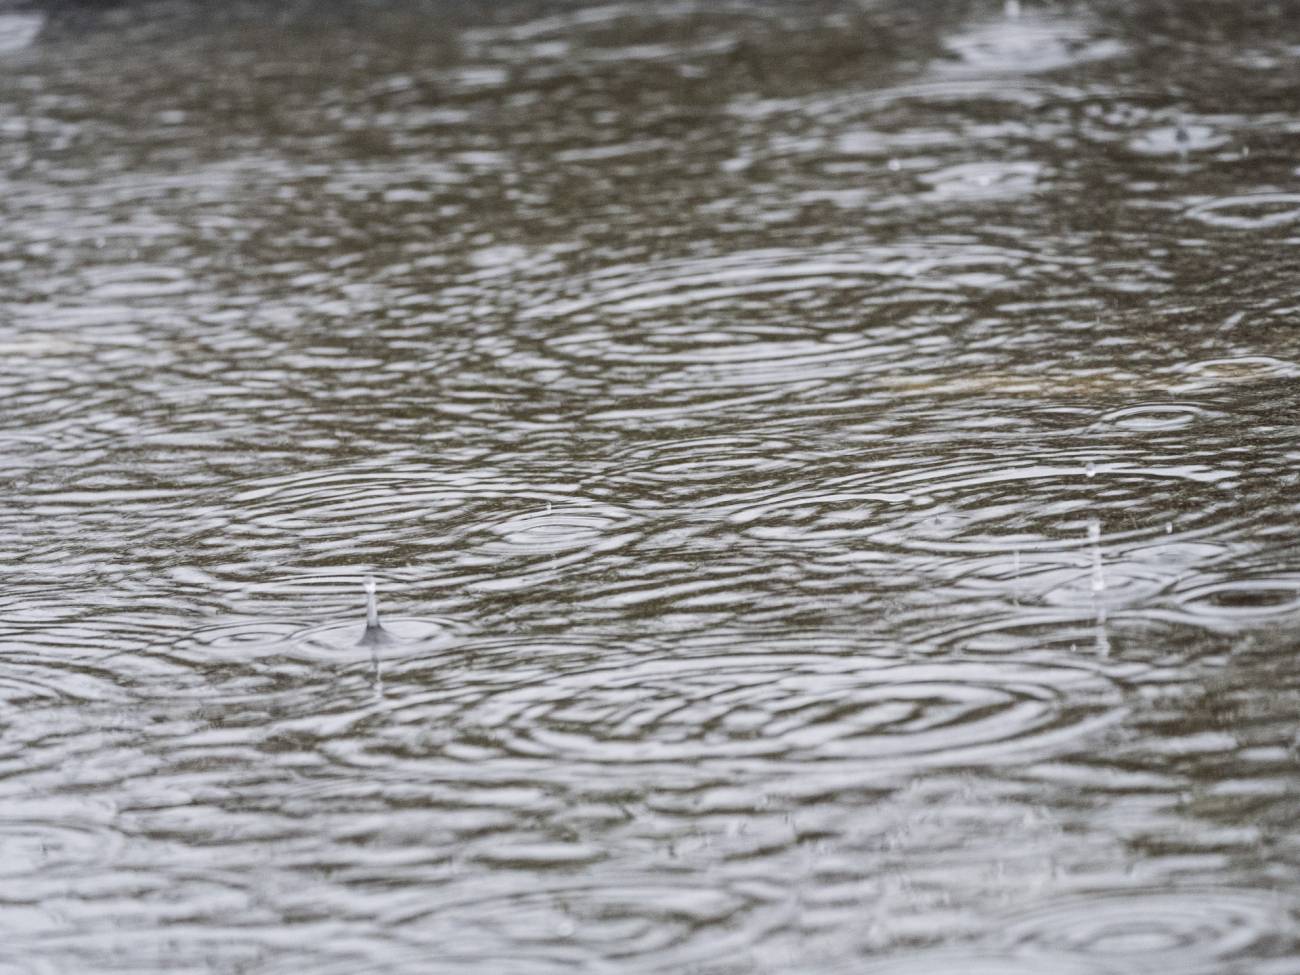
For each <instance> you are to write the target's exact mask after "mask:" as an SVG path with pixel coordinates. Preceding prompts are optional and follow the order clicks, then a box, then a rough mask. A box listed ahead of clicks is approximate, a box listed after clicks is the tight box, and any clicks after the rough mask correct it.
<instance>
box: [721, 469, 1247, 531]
mask: <svg viewBox="0 0 1300 975" xmlns="http://www.w3.org/2000/svg"><path fill="white" fill-rule="evenodd" d="M1231 480H1232V474H1231V472H1228V471H1218V470H1213V469H1206V468H1203V467H1198V466H1195V465H1182V466H1176V465H1162V464H1156V463H1142V462H1140V461H1138V460H1137V459H1136V458H1135V459H1134V460H1133V461H1125V460H1119V459H1117V460H1110V461H1105V460H1103V461H1101V462H1094V461H1093V460H1092V459H1091V457H1090V456H1089V455H1083V454H1080V455H1078V456H1077V457H1073V458H1071V457H1067V456H1064V455H1060V454H1057V455H1055V456H1052V455H1045V456H1043V457H1042V458H1041V459H1037V460H1015V459H1010V460H1009V459H1007V458H1005V457H990V458H987V459H984V460H982V461H978V460H969V461H968V460H962V461H958V462H952V463H943V464H930V465H918V466H916V467H910V468H902V467H899V468H897V469H894V470H891V471H888V472H886V471H882V472H878V473H874V474H868V475H855V476H853V477H848V478H843V479H840V480H838V481H834V482H826V483H823V484H820V485H817V486H816V487H809V488H806V489H804V490H802V491H790V492H788V493H786V494H782V495H777V496H774V497H772V498H771V499H768V500H765V501H761V502H757V503H753V504H750V505H747V506H746V507H744V508H739V509H737V510H736V511H735V512H734V513H733V515H732V520H733V521H734V522H735V523H736V524H738V525H740V526H741V528H742V530H743V531H745V532H746V533H747V534H751V535H754V536H756V537H781V538H787V539H788V538H818V537H829V536H838V537H846V536H848V535H853V534H856V535H857V536H859V537H861V538H863V539H864V540H867V541H870V542H871V543H874V544H876V545H878V546H887V547H889V548H892V549H897V550H904V551H911V552H928V553H934V554H940V555H962V554H965V555H980V554H984V555H990V554H1003V555H1010V554H1011V553H1012V551H1013V550H1018V551H1021V552H1025V551H1031V550H1032V551H1047V550H1058V551H1063V550H1067V549H1071V548H1075V547H1077V546H1078V544H1079V539H1080V538H1081V537H1083V536H1084V532H1085V529H1086V526H1087V524H1088V522H1089V520H1090V519H1093V518H1095V519H1097V520H1099V522H1100V523H1101V524H1102V525H1103V526H1104V527H1105V533H1106V539H1107V542H1108V543H1110V544H1114V543H1120V542H1124V543H1129V542H1133V541H1137V540H1140V539H1149V538H1154V537H1157V536H1165V535H1176V536H1178V537H1180V538H1182V537H1186V536H1188V535H1190V534H1195V533H1197V532H1201V531H1207V530H1210V529H1214V530H1222V529H1223V527H1224V522H1225V520H1226V519H1227V518H1228V516H1227V515H1226V513H1225V512H1226V511H1227V510H1228V508H1229V506H1230V504H1231V503H1232V501H1233V500H1234V498H1233V496H1232V494H1231V492H1230V491H1229V490H1227V486H1228V485H1229V484H1230V482H1231ZM1026 499H1037V500H1033V501H1027V500H1026Z"/></svg>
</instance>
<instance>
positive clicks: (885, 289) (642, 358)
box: [523, 245, 1028, 388]
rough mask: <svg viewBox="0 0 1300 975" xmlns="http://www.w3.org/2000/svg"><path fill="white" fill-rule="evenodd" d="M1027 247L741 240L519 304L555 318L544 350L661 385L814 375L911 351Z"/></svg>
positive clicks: (875, 364)
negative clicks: (848, 247) (824, 246)
mask: <svg viewBox="0 0 1300 975" xmlns="http://www.w3.org/2000/svg"><path fill="white" fill-rule="evenodd" d="M1026 260H1028V258H1027V257H1026V255H1024V254H1019V253H1016V252H1012V251H1006V250H999V249H994V248H981V247H967V248H965V249H962V250H960V251H958V250H956V249H947V248H944V247H942V246H934V245H932V246H929V247H923V246H916V247H905V246H899V247H895V248H870V247H868V248H862V249H860V250H857V251H844V250H826V251H824V252H822V253H809V252H807V251H787V250H781V249H768V250H759V251H745V252H739V253H735V254H730V255H725V256H721V257H712V258H709V259H707V260H705V259H701V260H696V261H678V262H672V263H664V264H661V265H656V266H635V267H620V268H615V269H611V270H609V271H606V272H602V273H600V274H597V275H593V276H592V277H591V278H589V279H588V280H586V281H585V282H581V284H582V285H583V287H582V288H581V290H580V291H578V293H577V294H576V295H575V296H573V297H565V296H561V295H549V296H539V297H538V299H535V300H533V301H532V302H531V304H530V305H529V306H528V307H526V308H525V310H524V312H523V317H524V318H525V319H526V320H529V321H539V322H545V323H547V324H548V325H549V326H550V327H552V328H554V329H555V331H554V334H553V335H552V336H551V337H550V338H549V340H548V346H549V348H550V350H551V351H552V352H553V353H555V354H557V355H561V356H564V357H567V358H569V359H571V360H575V361H576V362H578V363H592V362H597V361H598V362H601V363H604V364H606V365H611V366H619V367H624V368H632V367H636V368H639V369H643V370H647V371H651V372H653V373H655V374H656V380H655V381H656V385H657V387H660V388H663V387H665V385H667V386H690V387H699V386H724V387H735V386H750V385H756V384H757V385H769V384H777V383H787V382H795V381H803V380H821V379H827V378H831V377H843V376H847V375H851V374H855V373H860V372H863V371H881V370H883V369H884V368H886V367H887V365H888V364H889V363H891V362H894V361H896V360H898V359H899V358H900V356H902V355H904V354H906V353H907V352H908V351H909V350H911V351H913V352H914V351H915V349H916V347H917V344H918V343H921V342H923V341H925V340H926V338H927V337H928V336H933V334H934V333H935V332H936V331H937V330H939V329H940V328H941V327H942V325H941V322H940V321H939V319H938V317H936V314H934V312H935V311H936V310H937V309H938V308H939V307H940V306H943V308H944V309H945V311H946V312H951V310H952V309H953V308H954V307H956V306H957V305H959V304H960V303H962V302H964V301H965V300H966V298H965V297H964V296H963V295H962V294H961V292H962V290H963V289H970V288H971V287H975V288H981V287H982V288H996V287H999V286H1003V285H1005V283H1006V282H1007V281H1008V280H1009V279H1011V278H1014V277H1015V275H1016V274H1017V273H1018V268H1019V267H1020V265H1022V264H1023V263H1024V262H1025V261H1026ZM813 311H818V312H819V314H816V315H814V314H810V312H813ZM685 312H689V313H688V314H684V313H685ZM927 312H931V313H928V314H927ZM818 320H820V321H818ZM557 326H558V327H557Z"/></svg>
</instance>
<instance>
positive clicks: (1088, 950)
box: [1005, 887, 1300, 973]
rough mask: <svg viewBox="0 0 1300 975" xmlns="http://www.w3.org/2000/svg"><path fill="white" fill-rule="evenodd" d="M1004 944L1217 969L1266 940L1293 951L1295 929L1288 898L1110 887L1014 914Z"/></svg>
mask: <svg viewBox="0 0 1300 975" xmlns="http://www.w3.org/2000/svg"><path fill="white" fill-rule="evenodd" d="M1005 932H1006V938H1007V940H1008V942H1009V943H1011V944H1013V945H1016V946H1018V947H1020V948H1022V949H1028V948H1033V949H1038V950H1041V949H1047V950H1051V951H1067V952H1070V953H1072V954H1073V955H1075V956H1076V957H1083V958H1089V959H1091V958H1095V959H1097V960H1099V961H1102V962H1113V963H1116V964H1120V965H1122V966H1123V967H1124V968H1125V969H1126V970H1132V967H1133V966H1134V965H1141V966H1142V967H1143V969H1144V970H1147V969H1154V968H1160V969H1163V970H1174V971H1179V972H1192V971H1196V972H1202V971H1203V972H1207V973H1208V972H1213V971H1221V970H1222V969H1221V968H1219V967H1217V966H1220V965H1223V964H1225V963H1228V962H1229V961H1230V960H1232V959H1238V958H1242V957H1245V956H1249V955H1250V954H1252V953H1253V952H1254V951H1257V950H1259V949H1261V948H1263V947H1265V946H1266V945H1286V946H1289V949H1290V950H1294V948H1295V946H1296V944H1297V935H1298V933H1300V927H1298V926H1297V920H1296V911H1295V905H1294V903H1292V902H1291V901H1290V900H1289V899H1288V898H1285V897H1282V896H1279V895H1274V894H1269V893H1266V892H1263V891H1255V890H1234V889H1231V888H1226V887H1207V888H1194V889H1181V890H1180V889H1172V890H1171V889H1159V890H1156V889H1152V890H1110V891H1099V892H1097V893H1095V894H1090V895H1081V896H1078V897H1074V898H1070V899H1066V900H1061V901H1057V902H1055V903H1052V904H1048V905H1046V906H1044V907H1042V908H1039V909H1037V910H1034V911H1030V912H1028V913H1026V914H1024V915H1022V916H1020V917H1018V918H1014V919H1012V920H1011V921H1010V923H1009V924H1008V925H1007V927H1006V929H1005Z"/></svg>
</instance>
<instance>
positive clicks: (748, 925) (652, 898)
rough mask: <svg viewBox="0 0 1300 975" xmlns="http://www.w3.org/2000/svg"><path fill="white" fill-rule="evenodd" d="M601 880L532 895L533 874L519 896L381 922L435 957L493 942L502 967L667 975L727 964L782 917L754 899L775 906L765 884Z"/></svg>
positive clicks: (414, 911) (422, 908)
mask: <svg viewBox="0 0 1300 975" xmlns="http://www.w3.org/2000/svg"><path fill="white" fill-rule="evenodd" d="M601 879H602V880H603V881H604V882H603V883H601V884H594V883H590V882H586V883H582V882H578V883H571V884H564V885H542V886H541V888H540V889H538V884H537V881H536V878H535V877H534V878H533V879H532V880H531V882H530V883H529V884H528V889H526V890H525V889H516V890H511V891H508V892H502V893H490V892H487V893H483V894H480V895H477V896H475V895H474V894H472V893H470V894H468V895H467V896H462V897H460V898H457V897H455V896H454V895H453V896H452V897H450V898H445V899H444V900H443V901H442V902H441V903H439V904H438V905H437V906H435V907H433V908H430V907H429V906H428V904H427V902H424V901H425V899H424V898H421V901H422V902H421V903H420V904H419V905H418V906H417V905H412V907H411V909H410V910H409V911H406V912H402V911H400V910H399V911H394V912H393V913H392V914H391V916H389V917H385V918H384V920H385V921H386V922H387V923H389V924H392V925H395V926H399V927H400V929H401V930H408V931H419V932H420V933H421V935H422V936H423V937H425V938H430V937H431V936H433V935H435V934H436V935H437V937H436V939H434V940H433V943H436V944H437V945H438V953H439V955H440V956H441V957H447V956H449V955H450V956H452V957H457V956H459V957H462V958H477V959H478V960H479V961H480V962H481V959H482V950H483V946H484V945H495V946H497V948H496V949H495V950H496V951H497V952H499V953H500V955H501V964H502V965H503V966H505V965H508V964H509V963H508V962H507V961H506V959H508V958H510V957H515V958H521V959H527V960H528V964H527V966H526V967H527V969H528V970H529V971H547V970H549V968H548V966H550V965H558V964H562V963H565V962H567V963H569V964H570V965H572V966H574V969H573V970H578V969H580V968H581V966H582V965H583V963H584V961H586V960H589V959H593V958H603V959H606V960H607V961H609V962H612V963H617V964H620V965H623V966H628V968H627V969H626V970H635V971H638V972H665V973H668V972H673V973H676V972H683V971H692V970H696V969H695V968H694V966H697V965H706V964H710V963H714V964H716V963H718V962H721V961H723V960H726V959H734V958H735V957H736V955H737V952H742V953H743V952H744V951H745V949H746V948H747V946H748V944H749V943H750V941H751V939H752V938H753V937H754V935H755V934H757V933H759V932H760V931H761V929H762V928H763V927H764V926H770V925H771V924H772V923H773V922H774V920H775V919H776V918H777V917H779V916H780V914H781V913H782V912H781V910H780V908H779V907H777V908H775V909H774V908H773V907H772V906H770V905H768V904H766V903H765V902H764V901H765V898H764V897H763V896H762V894H763V893H767V894H768V895H769V897H770V898H771V899H772V900H774V901H777V902H778V904H779V902H780V900H781V899H782V898H781V896H780V894H781V892H780V891H779V890H778V889H775V888H769V887H767V886H766V885H760V884H755V885H736V887H735V888H734V889H732V888H724V887H715V886H711V885H702V884H701V883H700V882H699V880H700V878H694V877H692V876H691V875H690V874H685V875H683V876H682V877H681V878H680V880H681V883H673V882H671V880H667V881H666V880H665V879H663V878H662V877H648V876H647V877H640V876H611V877H605V878H601ZM431 960H432V959H431ZM429 970H431V971H444V970H446V971H452V970H454V969H451V968H447V969H442V968H437V967H434V968H431V969H429ZM500 970H511V969H509V968H501V969H500ZM521 970H522V969H521Z"/></svg>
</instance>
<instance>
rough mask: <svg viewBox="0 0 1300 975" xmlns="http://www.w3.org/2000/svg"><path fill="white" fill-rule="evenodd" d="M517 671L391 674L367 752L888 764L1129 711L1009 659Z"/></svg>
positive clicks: (1112, 695) (1039, 739) (1111, 692)
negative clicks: (430, 680)
mask: <svg viewBox="0 0 1300 975" xmlns="http://www.w3.org/2000/svg"><path fill="white" fill-rule="evenodd" d="M521 649H522V648H521ZM469 659H471V660H472V659H476V658H475V656H474V654H473V653H472V652H471V654H470V658H469ZM507 676H508V675H506V674H503V673H496V672H494V671H490V670H483V669H482V668H481V667H478V668H471V669H468V670H466V671H464V672H462V673H460V674H459V675H456V676H451V675H444V676H443V678H442V681H443V682H444V686H442V687H440V688H427V687H423V686H421V687H420V688H419V689H416V688H415V687H412V686H410V684H409V683H408V682H409V681H410V680H411V678H412V675H411V674H409V673H408V674H405V675H404V674H403V673H401V672H395V673H393V674H391V675H390V685H389V686H390V690H389V697H390V709H389V710H388V711H387V712H386V713H387V715H388V717H386V718H383V719H382V720H380V718H379V716H378V715H376V716H375V718H374V719H372V720H371V722H370V724H371V725H373V727H371V731H372V733H373V734H374V735H376V736H377V738H376V740H375V741H374V742H373V743H372V745H371V747H379V748H381V749H383V748H387V747H397V748H399V749H400V750H401V751H402V752H404V753H409V750H410V748H411V747H412V745H415V744H416V743H417V742H419V743H420V744H418V745H416V747H417V749H418V750H423V749H427V748H430V747H433V748H434V749H435V750H436V751H438V752H441V753H443V754H444V755H446V756H448V757H453V758H457V759H459V760H462V761H465V760H474V761H484V760H488V759H490V758H492V757H493V756H497V757H501V758H511V759H537V760H543V761H548V762H556V761H561V762H578V763H596V764H599V765H602V766H604V767H605V768H606V769H607V770H608V772H609V773H611V774H613V773H618V774H633V775H635V774H636V772H635V769H636V767H637V766H640V765H660V764H663V765H671V766H672V767H678V768H685V767H689V766H692V765H696V764H699V763H723V764H724V765H725V764H731V763H735V762H748V761H753V760H762V761H763V762H764V763H765V764H764V767H766V768H769V769H770V768H772V767H773V766H772V763H773V762H782V763H791V762H792V763H795V764H796V765H797V766H798V767H800V768H803V769H805V770H810V769H812V768H813V767H815V766H827V767H835V766H838V765H841V764H844V763H848V764H850V765H854V766H857V765H862V766H865V767H868V768H873V769H886V770H887V769H894V768H915V767H918V766H922V765H969V764H972V763H974V764H981V763H987V762H1000V761H1005V760H1007V759H1010V758H1013V757H1015V758H1020V759H1027V758H1029V757H1032V756H1035V755H1040V754H1049V753H1052V752H1053V751H1058V750H1062V749H1064V750H1069V749H1071V748H1074V747H1079V746H1080V745H1081V743H1082V742H1083V741H1085V740H1086V739H1087V737H1088V736H1089V735H1090V734H1091V733H1093V732H1095V731H1097V730H1099V729H1101V728H1103V727H1106V726H1108V725H1110V724H1111V723H1113V722H1114V721H1116V720H1117V719H1118V718H1119V717H1120V716H1121V715H1122V714H1123V710H1124V708H1123V702H1122V695H1121V693H1120V691H1119V689H1118V687H1117V686H1116V685H1115V684H1114V683H1113V682H1112V681H1111V680H1110V679H1108V678H1107V677H1106V676H1104V675H1103V674H1102V673H1101V672H1099V671H1097V670H1095V669H1092V668H1089V667H1087V666H1083V665H1077V666H1076V665H1069V666H1067V665H1061V664H1053V663H1048V662H1043V663H1027V662H1024V661H1019V660H1011V659H1006V660H998V659H987V660H979V661H972V660H952V661H946V662H942V663H940V662H935V663H921V662H900V661H899V660H897V659H890V658H888V657H883V658H882V657H872V656H869V655H864V654H861V653H858V654H856V655H854V656H852V657H848V658H843V657H828V656H817V655H809V654H797V653H782V652H769V653H754V654H735V653H731V654H719V655H710V656H703V657H692V658H689V659H684V660H674V659H665V658H657V659H648V660H647V659H642V660H637V659H632V660H627V659H623V660H620V661H616V662H611V663H609V664H608V665H599V664H595V663H587V664H585V665H582V666H579V667H577V668H557V667H555V666H554V665H552V667H551V668H548V669H547V671H546V672H545V675H544V676H541V675H539V677H538V678H537V679H530V678H529V677H528V676H527V674H524V673H519V672H518V668H516V673H515V674H514V675H513V678H512V679H509V680H507V679H506V677H507ZM426 679H427V678H426ZM446 681H452V682H453V683H450V684H446V683H445V682H446ZM435 729H437V730H435ZM393 735H397V738H396V739H395V740H394V741H393V742H392V745H391V746H383V745H381V742H382V741H383V740H384V739H386V738H389V737H391V736H393ZM403 742H405V743H404V744H403ZM358 759H359V760H362V761H365V759H362V758H361V756H360V755H358V756H354V759H353V760H358ZM367 764H370V763H369V762H367Z"/></svg>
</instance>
